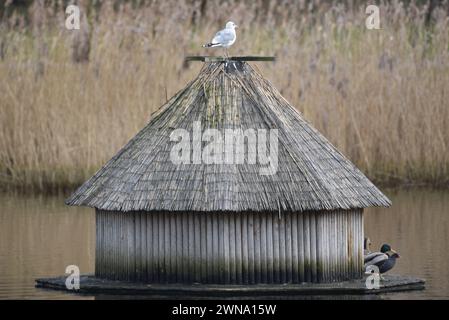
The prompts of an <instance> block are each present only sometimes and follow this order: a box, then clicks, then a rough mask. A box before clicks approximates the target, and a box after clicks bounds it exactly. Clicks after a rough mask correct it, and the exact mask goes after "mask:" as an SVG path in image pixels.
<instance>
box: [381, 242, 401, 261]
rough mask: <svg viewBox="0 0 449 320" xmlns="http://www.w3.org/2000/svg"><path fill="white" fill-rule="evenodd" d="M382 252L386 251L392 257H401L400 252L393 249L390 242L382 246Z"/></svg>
mask: <svg viewBox="0 0 449 320" xmlns="http://www.w3.org/2000/svg"><path fill="white" fill-rule="evenodd" d="M380 252H382V253H386V254H387V255H388V256H390V257H395V258H399V257H400V256H399V253H397V252H396V251H394V250H393V249H391V246H390V245H389V244H386V243H385V244H383V245H382V247H381V248H380Z"/></svg>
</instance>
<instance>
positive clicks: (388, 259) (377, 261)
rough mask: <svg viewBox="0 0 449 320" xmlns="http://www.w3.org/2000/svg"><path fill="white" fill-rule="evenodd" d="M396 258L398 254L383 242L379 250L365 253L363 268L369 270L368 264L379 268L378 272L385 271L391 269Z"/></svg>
mask: <svg viewBox="0 0 449 320" xmlns="http://www.w3.org/2000/svg"><path fill="white" fill-rule="evenodd" d="M397 258H399V254H398V253H397V252H396V251H394V250H393V249H391V246H390V245H389V244H384V245H382V247H381V248H380V252H373V253H369V254H367V255H365V257H364V263H365V270H369V269H370V266H376V267H377V268H379V273H380V274H382V273H385V272H387V271H389V270H391V269H393V267H394V265H395V264H396V259H397ZM367 268H368V269H367Z"/></svg>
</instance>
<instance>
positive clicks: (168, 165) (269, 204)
mask: <svg viewBox="0 0 449 320" xmlns="http://www.w3.org/2000/svg"><path fill="white" fill-rule="evenodd" d="M194 121H201V124H202V127H203V130H204V129H206V128H217V129H220V130H221V129H224V128H232V129H236V128H241V129H242V130H246V129H250V128H252V129H278V136H279V147H278V163H279V164H278V170H277V173H276V174H274V175H261V174H260V172H259V169H260V167H261V165H260V164H248V163H247V161H245V163H243V164H232V165H231V164H204V163H201V164H179V165H176V164H174V163H172V161H171V160H170V150H171V148H172V147H173V145H174V143H175V142H171V141H170V134H171V133H172V132H173V130H174V129H178V128H184V129H186V130H188V131H189V132H192V126H193V122H194ZM190 138H191V139H192V135H190ZM245 142H246V141H245ZM223 149H224V148H223ZM250 152H251V151H250ZM252 152H255V151H254V150H252ZM67 204H69V205H85V206H91V207H95V208H98V209H101V210H116V211H139V210H144V211H188V212H194V211H197V212H209V211H212V212H218V211H232V212H244V211H253V212H262V211H263V212H281V211H295V212H299V211H308V210H334V209H352V208H365V207H368V206H389V205H390V200H389V199H388V198H387V197H386V196H385V195H383V194H382V192H380V191H379V190H378V189H377V188H376V187H375V186H374V185H373V184H372V183H371V182H370V181H369V180H368V179H367V178H366V177H365V176H364V175H363V174H362V173H361V172H360V171H359V170H358V169H357V168H356V167H355V166H354V165H353V164H352V163H351V162H350V161H349V160H347V159H346V158H345V157H344V156H343V155H342V154H341V153H340V152H339V151H338V150H336V149H335V148H334V147H333V146H332V145H331V143H330V142H329V141H328V140H326V138H324V137H323V136H322V135H321V134H320V133H319V132H318V131H317V130H316V129H314V128H313V127H312V126H311V125H310V124H309V123H308V122H306V121H305V120H304V119H303V118H302V117H301V115H300V114H299V113H298V111H296V110H295V109H294V108H293V107H292V106H291V105H289V103H288V102H287V101H286V100H285V99H284V98H283V97H282V96H281V95H280V93H279V92H278V91H277V90H276V89H275V88H274V87H273V86H272V85H271V84H270V83H269V82H268V81H266V80H265V79H263V78H262V77H261V75H260V74H258V73H257V72H255V71H254V70H253V69H252V68H251V67H250V66H249V65H248V64H247V63H246V62H237V61H228V62H211V63H206V64H205V66H204V67H203V69H202V70H201V72H200V74H199V76H198V77H197V78H196V79H195V80H194V81H192V82H191V83H189V84H188V85H187V86H186V87H185V89H183V90H181V91H180V92H178V93H177V94H176V95H175V96H174V97H172V98H171V99H170V100H169V101H168V102H167V103H166V104H165V105H164V106H163V107H162V108H161V109H160V110H159V111H158V112H157V114H156V115H155V116H154V117H153V118H152V119H151V121H150V122H149V124H148V125H147V126H146V127H145V128H144V129H143V130H142V131H140V132H139V133H138V134H137V135H136V136H135V137H134V138H133V139H132V140H131V141H129V142H128V144H126V145H125V146H124V147H123V148H122V149H121V150H120V151H119V152H118V153H117V154H116V155H115V156H114V157H113V158H112V159H111V160H110V161H109V162H108V163H107V164H106V165H105V166H104V167H103V168H101V169H100V170H99V171H98V172H97V173H96V174H95V175H94V176H93V177H92V178H90V179H89V180H88V181H87V182H86V183H84V184H83V185H82V186H81V187H80V188H79V189H78V190H77V191H76V192H75V193H74V194H73V195H72V196H71V197H70V198H69V199H68V200H67Z"/></svg>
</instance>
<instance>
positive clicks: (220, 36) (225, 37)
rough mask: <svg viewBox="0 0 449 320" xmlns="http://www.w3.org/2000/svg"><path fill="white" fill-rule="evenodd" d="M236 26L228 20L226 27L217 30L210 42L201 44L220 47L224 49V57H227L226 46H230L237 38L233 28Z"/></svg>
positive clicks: (207, 46) (206, 46) (205, 46)
mask: <svg viewBox="0 0 449 320" xmlns="http://www.w3.org/2000/svg"><path fill="white" fill-rule="evenodd" d="M236 28H238V26H237V25H236V24H235V23H234V22H232V21H229V22H228V23H226V27H225V28H224V29H223V30H220V31H218V32H217V33H216V34H215V36H214V38H213V39H212V41H211V42H209V43H206V44H205V45H203V48H213V47H222V48H224V49H225V53H226V57H228V48H229V47H230V46H232V45H233V44H234V42H235V40H236V39H237V35H236V33H235V29H236Z"/></svg>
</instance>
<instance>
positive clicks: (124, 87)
mask: <svg viewBox="0 0 449 320" xmlns="http://www.w3.org/2000/svg"><path fill="white" fill-rule="evenodd" d="M58 3H59V2H56V1H54V3H52V2H51V1H50V2H49V1H47V2H44V1H34V2H33V4H32V6H30V7H29V8H28V9H27V12H26V14H18V13H17V14H16V13H12V14H8V15H6V14H5V13H4V14H3V17H2V21H1V22H0V97H1V98H0V185H1V186H2V188H14V189H23V190H34V191H51V190H61V189H66V188H72V187H74V186H76V185H79V184H80V183H82V182H83V181H84V180H85V179H87V178H88V177H90V176H91V175H92V173H93V172H94V171H96V170H97V169H99V168H100V167H101V165H102V164H104V163H105V161H107V160H108V159H109V158H110V157H111V156H112V155H114V154H115V153H116V152H117V151H118V150H119V149H120V148H121V147H122V146H123V145H124V144H125V143H126V142H127V141H128V140H129V139H130V138H131V137H133V136H134V135H135V134H136V133H137V132H138V131H139V130H140V129H141V128H142V127H143V126H144V125H145V124H146V123H147V122H148V121H149V119H150V118H151V114H152V113H153V112H154V111H156V110H157V109H158V108H159V106H160V105H162V104H163V103H165V102H166V101H167V99H169V98H170V97H171V96H172V95H174V94H175V93H176V92H177V91H178V90H180V89H182V88H183V87H184V86H185V85H186V84H187V82H188V81H190V80H192V79H193V78H195V77H196V75H197V74H198V72H199V70H200V68H201V63H198V62H196V63H189V64H185V63H184V62H183V60H184V57H185V56H186V55H195V54H205V53H210V54H216V55H220V54H222V53H221V52H220V50H210V51H205V49H203V48H201V44H203V43H205V42H207V41H208V40H210V37H211V35H212V32H213V31H212V30H217V29H218V28H220V27H222V25H224V23H225V22H226V21H227V20H228V19H230V18H231V19H232V20H233V21H235V22H236V23H237V24H238V25H239V26H240V29H238V41H237V43H236V44H235V45H234V46H233V47H232V48H231V54H232V55H275V56H276V57H277V62H275V63H271V62H262V63H257V64H256V65H257V67H258V68H259V69H260V71H261V73H262V74H263V75H264V77H265V78H267V79H269V80H270V81H271V82H272V83H273V84H274V85H275V87H277V88H278V89H279V90H280V91H281V93H282V94H283V95H284V96H285V97H286V99H287V100H288V101H289V102H290V103H291V104H292V105H293V106H295V107H297V109H298V110H299V111H300V112H302V114H303V116H304V118H306V119H307V120H309V121H310V122H311V123H312V124H313V125H314V126H315V127H316V128H317V129H318V130H319V131H321V132H322V133H323V134H324V135H325V136H326V137H327V138H328V139H329V140H330V141H331V142H332V143H333V144H334V145H335V146H336V147H337V148H338V149H339V150H341V151H342V153H343V154H345V155H346V156H347V157H348V158H349V159H351V160H352V161H353V162H354V163H355V164H356V165H357V166H358V167H359V168H360V169H361V170H362V171H363V172H364V173H365V174H367V175H368V177H369V178H371V179H372V180H374V181H375V182H380V183H383V184H390V185H391V184H432V185H448V183H449V150H448V146H449V103H448V101H449V90H448V89H447V88H448V83H449V25H448V24H449V19H448V7H449V5H448V3H447V1H446V2H443V3H442V4H441V5H440V6H438V7H436V8H434V10H433V11H432V14H431V17H430V18H429V17H428V10H427V7H426V6H425V5H420V4H416V3H414V2H407V3H406V4H403V3H401V2H399V1H392V2H385V3H380V4H379V5H380V8H381V29H380V30H368V29H366V28H365V18H366V14H365V12H364V11H365V6H364V5H360V6H358V5H347V4H339V3H337V2H335V3H333V2H312V4H310V3H309V2H307V3H306V2H305V1H260V2H252V3H247V2H245V3H242V2H237V1H218V0H217V1H213V0H208V1H194V0H190V1H187V0H184V1H173V2H172V1H161V2H148V3H146V2H144V1H142V3H143V4H140V5H139V6H137V5H136V4H135V3H125V4H124V5H117V6H115V7H114V6H113V3H112V1H98V3H101V6H100V5H99V6H96V7H90V6H87V3H89V2H87V1H85V2H82V1H81V2H80V5H81V6H82V8H83V9H84V10H83V12H86V15H85V16H84V19H82V28H81V30H80V31H69V30H66V29H65V28H64V19H65V15H64V10H63V9H61V5H60V4H59V7H58V5H57V4H58Z"/></svg>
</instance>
